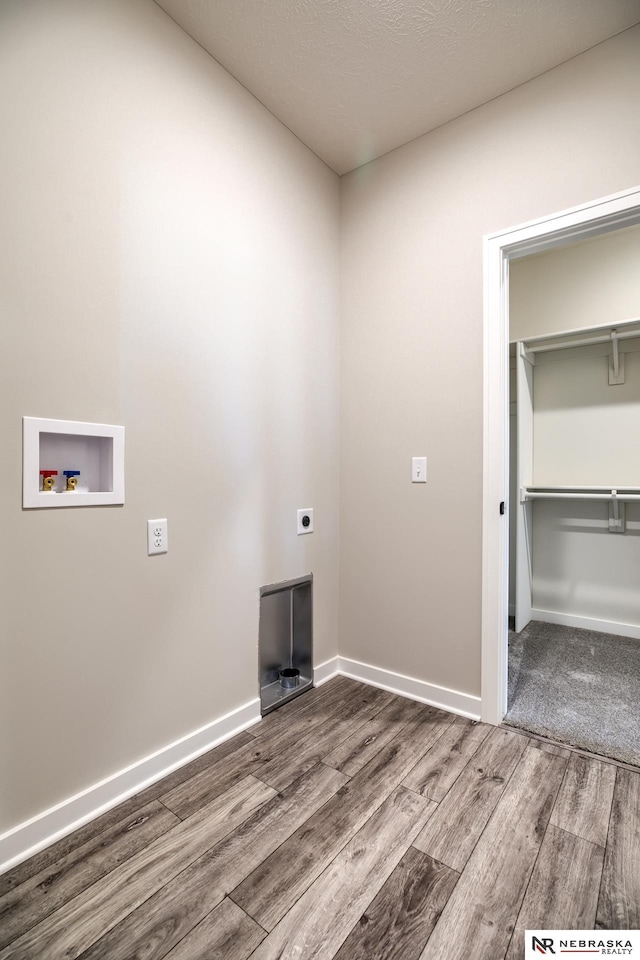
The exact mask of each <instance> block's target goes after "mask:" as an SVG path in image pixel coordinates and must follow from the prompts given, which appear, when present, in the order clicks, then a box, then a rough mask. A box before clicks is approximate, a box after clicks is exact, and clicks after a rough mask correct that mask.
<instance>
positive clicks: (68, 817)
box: [0, 698, 260, 874]
mask: <svg viewBox="0 0 640 960" xmlns="http://www.w3.org/2000/svg"><path fill="white" fill-rule="evenodd" d="M259 720H260V700H259V699H258V698H256V699H255V700H250V701H249V703H245V704H244V706H242V707H238V708H237V709H236V710H232V711H231V712H230V713H227V714H225V715H224V716H223V717H219V718H218V719H217V720H213V721H212V722H211V723H208V724H207V725H206V726H204V727H200V729H198V730H194V731H193V732H192V733H189V734H187V735H186V736H185V737H181V738H180V740H176V741H175V742H174V743H171V744H169V745H168V746H166V747H163V748H162V749H160V750H157V751H156V752H155V753H152V754H150V755H149V756H148V757H145V758H144V759H143V760H139V761H138V762H137V763H134V764H131V766H129V767H125V769H124V770H120V771H119V772H118V773H115V774H113V776H111V777H107V778H106V779H105V780H101V781H100V782H99V783H96V784H93V786H91V787H88V788H87V789H86V790H83V791H82V792H81V793H77V794H76V795H75V796H73V797H70V798H69V799H68V800H63V801H62V803H59V804H57V805H56V806H54V807H51V808H50V809H49V810H45V811H44V813H41V814H38V816H36V817H33V818H32V819H31V820H27V821H25V822H24V823H21V824H19V825H18V826H17V827H14V828H13V829H11V830H9V831H8V832H7V833H4V834H2V835H1V836H0V874H2V873H5V872H6V871H7V870H10V869H11V868H12V867H15V866H17V865H18V864H19V863H22V861H23V860H27V859H28V858H29V857H32V856H33V855H34V854H36V853H39V851H40V850H44V848H45V847H48V846H50V845H51V844H52V843H55V842H56V840H60V839H61V838H62V837H65V836H66V835H67V834H69V833H72V832H73V831H74V830H77V829H78V828H79V827H81V826H83V825H84V824H85V823H88V822H89V820H93V819H94V818H95V817H98V816H100V814H102V813H105V812H106V811H107V810H110V809H111V808H112V807H115V806H116V805H117V804H118V803H121V802H122V801H123V800H126V799H127V798H128V797H132V796H133V795H134V794H136V793H139V792H140V791H141V790H143V789H145V787H148V786H149V785H150V784H152V783H155V782H156V780H161V779H162V777H166V776H167V774H169V773H171V772H172V771H173V770H176V769H177V768H178V767H182V766H184V764H185V763H189V761H190V760H194V759H195V758H196V757H198V756H200V754H202V753H206V751H207V750H211V749H212V748H213V747H215V746H217V745H218V744H219V743H223V742H224V741H225V740H229V739H230V738H231V737H233V736H235V735H236V734H237V733H240V732H241V731H242V730H246V729H247V728H248V727H251V726H253V724H254V723H257V722H258V721H259Z"/></svg>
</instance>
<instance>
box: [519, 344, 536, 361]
mask: <svg viewBox="0 0 640 960" xmlns="http://www.w3.org/2000/svg"><path fill="white" fill-rule="evenodd" d="M519 347H520V356H521V357H522V359H523V360H526V361H527V363H530V364H531V366H532V367H535V364H536V355H535V353H531V352H530V351H529V350H527V348H526V346H525V345H524V343H523V341H522V340H520V342H519Z"/></svg>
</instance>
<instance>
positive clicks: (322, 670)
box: [313, 657, 339, 687]
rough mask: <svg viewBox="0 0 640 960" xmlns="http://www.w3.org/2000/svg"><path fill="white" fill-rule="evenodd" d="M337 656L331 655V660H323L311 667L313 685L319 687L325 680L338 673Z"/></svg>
mask: <svg viewBox="0 0 640 960" xmlns="http://www.w3.org/2000/svg"><path fill="white" fill-rule="evenodd" d="M338 659H339V658H338V657H332V658H331V660H325V662H324V663H321V664H319V665H318V666H317V667H314V668H313V685H314V687H321V686H322V684H323V683H326V682H327V680H331V679H332V678H333V677H337V675H338Z"/></svg>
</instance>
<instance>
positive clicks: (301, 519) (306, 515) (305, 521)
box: [298, 507, 313, 536]
mask: <svg viewBox="0 0 640 960" xmlns="http://www.w3.org/2000/svg"><path fill="white" fill-rule="evenodd" d="M301 533H313V507H303V508H302V510H298V536H300V534H301Z"/></svg>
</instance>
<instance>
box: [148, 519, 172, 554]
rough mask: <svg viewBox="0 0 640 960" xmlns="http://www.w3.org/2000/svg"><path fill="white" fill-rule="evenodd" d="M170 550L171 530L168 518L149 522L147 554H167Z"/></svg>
mask: <svg viewBox="0 0 640 960" xmlns="http://www.w3.org/2000/svg"><path fill="white" fill-rule="evenodd" d="M168 550H169V528H168V524H167V518H166V517H165V518H164V519H162V520H147V553H148V555H149V556H152V554H154V553H167V551H168Z"/></svg>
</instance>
